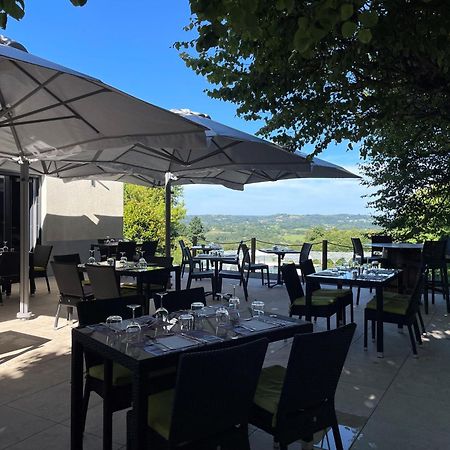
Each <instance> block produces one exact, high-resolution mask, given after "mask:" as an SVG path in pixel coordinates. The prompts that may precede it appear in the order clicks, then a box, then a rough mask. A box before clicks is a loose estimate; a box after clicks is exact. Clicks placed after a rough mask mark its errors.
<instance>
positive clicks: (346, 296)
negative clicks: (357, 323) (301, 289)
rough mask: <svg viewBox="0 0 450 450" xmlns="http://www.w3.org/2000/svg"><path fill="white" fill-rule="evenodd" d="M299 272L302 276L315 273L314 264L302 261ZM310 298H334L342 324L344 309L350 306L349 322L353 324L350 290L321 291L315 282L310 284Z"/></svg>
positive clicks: (309, 261) (309, 260)
mask: <svg viewBox="0 0 450 450" xmlns="http://www.w3.org/2000/svg"><path fill="white" fill-rule="evenodd" d="M300 266H301V271H302V274H304V276H305V277H306V276H308V275H311V274H313V273H316V269H315V268H314V264H313V262H312V260H311V259H307V260H306V261H303V262H302V263H301V264H300ZM311 289H312V296H313V298H314V297H330V298H335V299H336V300H337V302H338V305H339V308H340V311H341V312H340V314H341V316H342V320H343V324H344V325H345V322H346V317H345V316H346V314H345V308H346V307H347V306H350V322H354V315H353V292H352V290H351V289H329V288H327V289H322V287H321V286H320V283H318V282H316V281H312V282H311Z"/></svg>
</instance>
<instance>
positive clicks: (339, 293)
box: [312, 289, 352, 298]
mask: <svg viewBox="0 0 450 450" xmlns="http://www.w3.org/2000/svg"><path fill="white" fill-rule="evenodd" d="M351 293H352V291H351V289H317V291H314V292H313V293H312V296H313V297H316V296H319V297H338V298H339V297H345V296H346V295H348V294H351Z"/></svg>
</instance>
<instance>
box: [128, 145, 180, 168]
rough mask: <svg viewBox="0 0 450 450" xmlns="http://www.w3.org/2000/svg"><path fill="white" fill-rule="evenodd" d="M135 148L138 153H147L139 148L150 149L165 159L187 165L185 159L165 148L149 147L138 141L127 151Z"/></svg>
mask: <svg viewBox="0 0 450 450" xmlns="http://www.w3.org/2000/svg"><path fill="white" fill-rule="evenodd" d="M133 148H134V150H135V151H136V153H139V154H141V155H146V153H145V152H143V151H141V150H139V148H141V149H143V150H148V151H150V152H152V153H154V154H155V155H157V156H159V157H161V159H163V160H165V161H169V162H176V163H178V164H181V165H183V166H185V165H186V162H185V161H183V160H182V159H179V158H177V157H176V156H174V155H173V154H172V153H170V152H169V151H167V150H165V149H164V148H161V149H156V148H154V147H147V146H146V145H143V144H141V143H137V144H135V145H134V146H133V147H131V148H130V149H128V150H127V152H128V151H131V150H132V149H133Z"/></svg>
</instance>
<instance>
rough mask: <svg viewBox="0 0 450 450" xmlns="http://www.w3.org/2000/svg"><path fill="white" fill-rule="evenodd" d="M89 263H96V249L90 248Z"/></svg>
mask: <svg viewBox="0 0 450 450" xmlns="http://www.w3.org/2000/svg"><path fill="white" fill-rule="evenodd" d="M88 264H95V256H94V250H89V259H88Z"/></svg>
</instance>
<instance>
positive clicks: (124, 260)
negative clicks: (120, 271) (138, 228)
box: [120, 252, 128, 267]
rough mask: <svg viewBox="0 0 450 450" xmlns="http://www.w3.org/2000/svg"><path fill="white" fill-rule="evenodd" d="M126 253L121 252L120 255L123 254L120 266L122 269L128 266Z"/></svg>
mask: <svg viewBox="0 0 450 450" xmlns="http://www.w3.org/2000/svg"><path fill="white" fill-rule="evenodd" d="M125 253H126V252H120V254H121V257H120V265H121V266H122V267H125V266H126V265H127V261H128V259H127V257H126V256H125Z"/></svg>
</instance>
